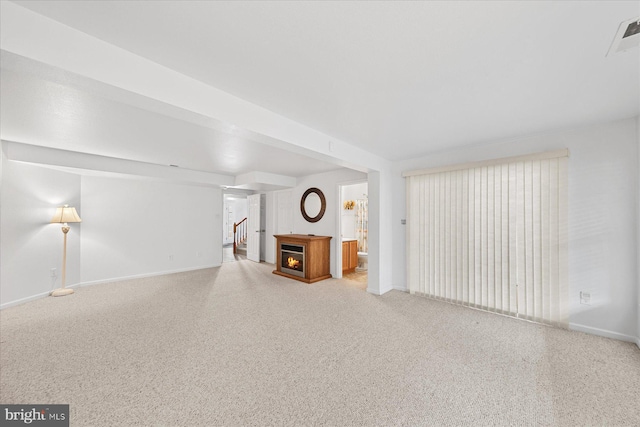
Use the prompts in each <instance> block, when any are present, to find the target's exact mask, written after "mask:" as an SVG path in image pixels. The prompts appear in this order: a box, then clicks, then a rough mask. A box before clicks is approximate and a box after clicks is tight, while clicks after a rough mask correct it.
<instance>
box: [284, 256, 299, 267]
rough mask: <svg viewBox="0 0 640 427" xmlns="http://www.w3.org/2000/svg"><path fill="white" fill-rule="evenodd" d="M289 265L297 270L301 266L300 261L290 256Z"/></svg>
mask: <svg viewBox="0 0 640 427" xmlns="http://www.w3.org/2000/svg"><path fill="white" fill-rule="evenodd" d="M287 266H289V268H293V269H294V270H297V269H298V268H300V261H298V260H297V259H295V258H294V257H292V256H290V257H289V258H287Z"/></svg>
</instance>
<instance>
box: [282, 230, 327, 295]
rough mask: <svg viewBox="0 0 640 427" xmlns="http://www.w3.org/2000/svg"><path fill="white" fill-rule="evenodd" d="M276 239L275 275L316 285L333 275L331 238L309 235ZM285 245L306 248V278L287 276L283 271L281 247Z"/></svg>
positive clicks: (292, 235)
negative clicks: (315, 283) (331, 270)
mask: <svg viewBox="0 0 640 427" xmlns="http://www.w3.org/2000/svg"><path fill="white" fill-rule="evenodd" d="M273 237H275V238H276V269H275V270H273V274H278V275H280V276H284V277H289V278H291V279H295V280H300V281H301V282H305V283H314V282H317V281H320V280H324V279H330V278H331V277H332V276H331V273H330V268H331V256H330V254H331V244H330V240H331V236H312V235H307V234H275V235H274V236H273ZM283 244H285V245H286V244H291V245H300V246H304V258H305V259H304V277H297V276H294V275H291V274H287V273H285V272H283V271H282V270H281V268H282V258H281V255H282V254H281V251H280V247H281V246H282V245H283Z"/></svg>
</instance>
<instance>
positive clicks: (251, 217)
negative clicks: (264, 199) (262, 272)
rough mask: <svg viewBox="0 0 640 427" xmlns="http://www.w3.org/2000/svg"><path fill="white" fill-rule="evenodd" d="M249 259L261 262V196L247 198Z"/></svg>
mask: <svg viewBox="0 0 640 427" xmlns="http://www.w3.org/2000/svg"><path fill="white" fill-rule="evenodd" d="M247 202H248V205H249V212H248V214H247V223H248V226H247V259H249V260H251V261H255V262H260V234H261V233H260V194H253V195H251V196H247Z"/></svg>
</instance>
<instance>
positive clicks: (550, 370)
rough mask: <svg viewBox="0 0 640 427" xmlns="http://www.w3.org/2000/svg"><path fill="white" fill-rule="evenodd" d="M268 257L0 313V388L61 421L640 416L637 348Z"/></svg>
mask: <svg viewBox="0 0 640 427" xmlns="http://www.w3.org/2000/svg"><path fill="white" fill-rule="evenodd" d="M272 270H273V265H269V264H256V263H253V262H250V261H240V262H230V263H225V264H223V266H222V267H220V268H216V269H208V270H201V271H196V272H189V273H181V274H174V275H170V276H163V277H154V278H146V279H140V280H135V281H126V282H117V283H113V284H104V285H96V286H91V287H86V288H82V289H80V290H79V291H78V292H76V293H75V294H74V295H71V296H68V297H63V298H45V299H40V300H37V301H33V302H30V303H27V304H24V305H21V306H17V307H12V308H9V309H6V310H3V311H2V312H0V332H1V343H0V367H1V369H0V402H1V403H4V404H8V403H51V404H53V403H68V404H70V405H71V406H70V408H71V425H73V426H117V425H122V426H130V425H149V426H160V425H161V426H173V425H175V426H237V425H255V426H263V425H289V426H309V425H328V426H387V425H410V426H421V425H456V426H457V425H470V426H478V425H508V426H514V425H518V426H528V425H560V426H571V425H575V426H583V425H615V426H622V425H628V426H632V425H636V426H637V425H640V404H639V402H640V350H639V349H638V348H637V347H636V346H635V345H633V344H629V343H625V342H619V341H614V340H610V339H605V338H600V337H595V336H590V335H586V334H582V333H578V332H570V331H565V330H559V329H553V328H550V327H546V326H541V325H536V324H532V323H527V322H522V321H518V320H514V319H510V318H506V317H501V316H496V315H492V314H488V313H483V312H480V311H475V310H470V309H465V308H462V307H457V306H453V305H450V304H446V303H442V302H437V301H430V300H427V299H424V298H420V297H415V296H411V295H409V294H406V293H403V292H398V291H392V292H390V293H388V294H385V295H383V296H381V297H377V296H373V295H370V294H368V293H366V292H365V291H364V286H362V285H361V284H359V283H357V282H353V281H349V280H335V279H333V280H326V281H322V282H318V283H315V284H312V285H307V284H304V283H301V282H298V281H294V280H289V279H286V278H283V277H280V276H276V275H274V274H271V271H272Z"/></svg>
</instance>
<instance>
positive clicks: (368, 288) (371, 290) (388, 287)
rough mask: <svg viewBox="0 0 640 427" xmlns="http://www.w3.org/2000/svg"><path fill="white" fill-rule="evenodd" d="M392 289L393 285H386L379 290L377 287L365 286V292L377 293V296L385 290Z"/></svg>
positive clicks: (385, 291)
mask: <svg viewBox="0 0 640 427" xmlns="http://www.w3.org/2000/svg"><path fill="white" fill-rule="evenodd" d="M392 290H393V286H386V287H384V288H382V289H380V291H378V290H377V289H372V288H370V287H367V292H369V293H370V294H373V295H378V296H379V295H384V294H386V293H387V292H389V291H392Z"/></svg>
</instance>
